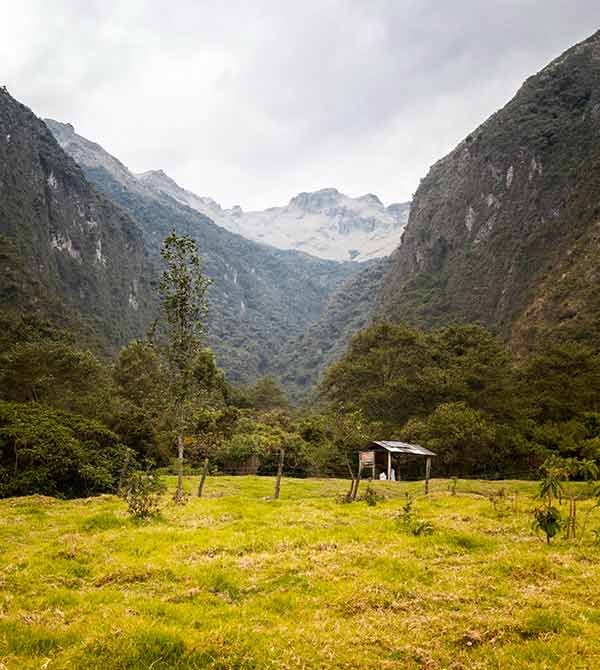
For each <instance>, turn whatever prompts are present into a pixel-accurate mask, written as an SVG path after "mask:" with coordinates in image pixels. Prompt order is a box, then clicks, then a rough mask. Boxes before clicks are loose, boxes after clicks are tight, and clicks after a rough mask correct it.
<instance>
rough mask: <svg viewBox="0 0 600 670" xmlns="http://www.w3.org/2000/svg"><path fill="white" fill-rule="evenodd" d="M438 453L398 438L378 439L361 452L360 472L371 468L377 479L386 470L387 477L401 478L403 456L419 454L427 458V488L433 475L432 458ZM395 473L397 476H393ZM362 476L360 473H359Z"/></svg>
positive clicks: (373, 475)
mask: <svg viewBox="0 0 600 670" xmlns="http://www.w3.org/2000/svg"><path fill="white" fill-rule="evenodd" d="M435 455H436V454H435V453H434V452H433V451H429V449H426V448H425V447H422V446H421V445H420V444H409V443H408V442H399V441H396V440H378V441H376V442H370V443H369V444H368V445H367V446H366V447H365V448H364V449H363V450H362V451H361V452H360V454H359V459H360V460H359V473H360V472H361V471H362V470H363V469H365V468H370V469H371V476H372V477H373V479H375V478H376V477H377V476H378V473H382V472H385V474H386V478H387V479H388V480H390V479H400V463H401V459H402V457H406V456H417V457H421V458H424V459H425V488H426V489H428V488H429V477H430V475H431V459H432V457H433V456H435ZM393 473H395V474H396V476H395V477H394V476H393ZM359 476H360V474H359Z"/></svg>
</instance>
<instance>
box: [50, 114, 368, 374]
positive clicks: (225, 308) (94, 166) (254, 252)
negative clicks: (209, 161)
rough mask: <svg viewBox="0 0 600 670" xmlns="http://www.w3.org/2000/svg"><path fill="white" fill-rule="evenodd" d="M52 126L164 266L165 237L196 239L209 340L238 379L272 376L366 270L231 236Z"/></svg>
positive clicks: (97, 147)
mask: <svg viewBox="0 0 600 670" xmlns="http://www.w3.org/2000/svg"><path fill="white" fill-rule="evenodd" d="M47 123H48V125H49V127H50V128H51V130H52V131H53V132H54V134H55V136H56V137H57V139H58V141H59V143H60V144H61V145H62V146H63V147H64V149H65V150H66V151H67V152H69V153H70V154H71V155H72V156H73V157H77V158H78V159H79V161H80V165H81V167H82V169H83V171H84V173H85V175H86V177H87V178H88V180H90V181H91V182H92V183H93V184H94V185H95V186H96V188H97V189H99V190H100V191H102V192H103V193H105V194H106V195H107V196H108V197H109V198H111V199H112V200H113V201H114V202H116V203H117V204H118V205H119V206H120V207H122V208H123V209H125V210H126V211H127V212H128V214H129V215H130V216H131V217H132V218H133V219H134V220H135V221H136V222H137V223H138V225H139V227H140V229H141V230H142V232H143V236H144V240H145V244H146V247H147V249H148V252H149V254H150V256H151V257H152V258H154V259H155V262H156V263H157V264H158V263H159V260H160V259H159V255H160V246H161V243H162V240H163V239H164V237H165V236H166V235H167V234H169V233H170V232H171V230H173V229H174V230H175V231H176V232H177V233H178V234H186V235H191V236H192V237H193V238H194V239H195V241H196V242H197V244H198V249H199V252H200V255H201V257H202V258H203V263H204V270H205V273H206V274H207V276H208V277H210V278H211V279H212V281H213V284H212V286H211V289H210V291H209V294H208V299H209V307H210V311H209V319H208V333H207V340H208V343H209V344H210V345H211V347H213V349H214V350H215V353H216V354H217V359H218V361H219V363H220V365H222V367H223V368H224V369H225V370H226V371H227V373H228V377H229V379H230V380H231V381H234V382H243V383H249V382H252V381H255V380H256V379H257V378H258V377H260V376H262V375H265V374H270V373H273V372H274V370H273V365H274V361H275V358H276V354H277V352H278V351H279V349H281V348H284V347H285V346H286V345H285V343H286V342H288V341H290V340H293V339H294V338H296V337H299V336H300V335H301V334H302V333H303V332H304V330H305V329H306V328H307V327H308V326H309V325H310V324H311V323H313V322H315V321H317V320H318V319H319V317H320V314H321V311H322V309H323V308H324V305H325V304H326V302H327V300H328V298H329V296H330V295H331V293H332V292H333V291H334V290H335V289H336V288H337V287H338V286H339V285H340V284H342V283H343V282H344V281H345V280H346V279H347V278H349V277H350V276H351V275H352V274H354V273H355V272H358V271H359V270H360V269H362V266H361V264H360V263H350V262H346V263H339V262H337V261H330V260H324V259H319V258H316V257H313V256H310V255H307V254H304V253H302V252H299V251H294V250H281V249H276V248H273V247H271V246H268V245H266V244H261V243H258V242H254V241H252V240H248V239H246V238H244V237H243V236H241V235H238V234H235V233H233V232H231V231H228V230H226V229H224V228H222V227H220V226H218V225H217V224H216V223H214V222H213V221H212V220H211V219H209V218H208V217H206V216H205V215H203V214H201V213H200V212H198V211H197V210H195V209H193V208H191V207H189V206H187V205H186V204H183V203H181V202H179V201H178V200H176V199H174V198H172V197H170V196H169V195H168V194H167V195H165V194H163V193H159V192H157V191H156V190H154V189H151V188H148V186H147V185H146V184H144V183H142V182H140V181H139V180H138V179H137V178H136V177H135V176H134V175H133V174H132V173H131V172H130V171H129V170H128V169H127V168H126V167H125V166H124V165H123V163H121V162H120V161H119V160H118V159H115V158H114V157H113V156H111V155H110V154H109V153H108V152H106V150H105V149H103V148H102V147H101V146H100V145H98V144H96V143H95V142H92V141H90V140H88V139H86V138H83V137H81V136H79V135H77V134H76V133H75V132H74V130H73V127H72V126H67V125H66V124H60V123H59V122H56V121H52V120H48V122H47Z"/></svg>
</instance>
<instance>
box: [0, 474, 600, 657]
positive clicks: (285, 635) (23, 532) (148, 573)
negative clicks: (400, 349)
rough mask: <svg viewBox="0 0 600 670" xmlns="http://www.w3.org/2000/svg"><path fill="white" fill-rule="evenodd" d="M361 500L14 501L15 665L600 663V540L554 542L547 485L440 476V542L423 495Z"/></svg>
mask: <svg viewBox="0 0 600 670" xmlns="http://www.w3.org/2000/svg"><path fill="white" fill-rule="evenodd" d="M169 484H170V485H171V487H172V486H173V484H174V482H173V480H170V481H169ZM186 484H187V486H188V488H189V490H193V489H194V488H195V486H196V484H197V479H195V478H192V477H190V478H188V479H187V481H186ZM347 487H348V483H347V482H345V481H341V480H304V481H302V480H289V479H285V480H284V481H283V486H282V496H281V499H280V500H279V501H274V500H269V499H268V496H270V495H271V494H272V491H273V480H272V479H269V478H257V477H238V478H235V477H219V478H214V477H213V478H209V480H208V482H207V486H206V490H205V493H206V497H205V498H202V499H197V498H193V497H192V498H191V499H190V500H189V502H188V504H187V505H185V506H183V507H177V506H175V505H174V504H173V503H172V502H171V500H170V497H167V496H166V497H165V500H164V509H163V511H162V514H161V517H160V518H158V519H155V520H152V521H150V522H148V523H142V524H140V523H136V522H135V521H133V520H131V519H130V518H129V517H128V516H127V513H126V506H125V503H124V502H123V501H122V500H120V499H119V498H117V497H114V496H100V497H97V498H89V499H81V500H75V501H62V500H56V499H51V498H44V497H37V496H33V497H26V498H12V499H7V500H2V501H0V669H1V670H27V669H34V668H35V669H44V670H64V669H66V668H68V669H72V668H76V669H80V668H81V669H82V670H84V669H85V670H107V669H113V668H114V669H123V670H134V669H135V670H141V669H142V668H143V669H147V670H150V669H152V670H161V669H166V668H169V669H170V668H174V669H188V668H212V669H215V670H217V669H218V670H234V669H239V670H245V669H250V668H273V669H276V668H277V669H286V668H290V669H292V668H293V669H300V668H318V669H328V668H347V669H351V668H373V669H374V668H381V669H394V668H398V669H400V668H402V669H404V668H407V669H408V668H411V669H412V668H414V669H417V668H421V669H426V670H437V669H442V668H452V669H456V670H458V669H465V670H466V669H469V670H471V669H477V668H498V669H510V670H519V669H521V668H536V669H539V670H542V669H547V668H560V669H561V670H574V669H576V668H581V669H584V668H585V669H586V670H587V669H591V668H600V546H599V545H597V544H595V543H594V536H593V534H592V533H591V532H590V531H588V532H587V534H586V535H585V537H584V538H583V540H582V541H581V542H580V541H578V540H575V541H573V540H570V541H567V540H565V539H563V538H562V536H561V537H559V538H557V539H556V541H555V542H554V543H553V544H552V545H551V546H546V544H544V543H543V542H542V541H541V540H540V539H539V538H538V537H537V536H536V535H535V534H534V533H533V531H532V530H531V509H532V507H533V505H534V504H535V501H534V500H533V498H532V494H533V493H534V492H535V490H536V485H535V483H524V482H512V481H510V482H502V483H498V482H494V483H488V482H476V481H475V482H473V481H470V482H466V481H460V482H459V483H458V489H457V490H458V494H457V495H451V493H450V491H449V482H447V481H441V480H434V481H433V482H432V492H431V493H430V495H429V497H428V498H426V499H425V498H424V497H420V498H419V499H417V501H416V503H415V505H416V509H415V512H416V515H417V516H418V517H420V518H421V519H424V520H426V521H429V522H430V523H431V524H432V525H433V532H432V533H431V534H430V535H421V536H413V535H412V534H410V533H409V532H407V531H406V530H405V529H404V528H403V526H402V523H401V522H400V521H399V516H400V514H401V510H402V505H403V503H404V496H405V492H407V491H410V492H411V493H417V492H418V493H421V492H422V488H423V487H422V484H419V483H400V482H377V483H376V484H375V489H376V490H377V491H378V492H379V493H380V494H382V495H384V496H385V499H383V500H381V501H380V502H379V503H378V504H377V505H376V506H374V507H370V506H368V505H367V504H366V503H365V502H356V503H353V504H341V503H339V502H337V501H336V495H337V494H340V493H342V492H344V491H345V490H346V489H347ZM501 487H504V489H505V491H506V492H508V494H509V495H508V496H506V497H505V499H504V500H503V501H501V503H500V504H496V505H494V504H492V502H491V500H490V498H489V497H488V495H489V494H491V493H492V492H494V491H497V490H498V489H500V488H501ZM363 490H364V489H363ZM590 505H591V503H587V506H588V507H589V506H590ZM585 509H586V503H582V504H580V511H579V514H580V520H583V516H584V512H585ZM598 526H600V513H598V512H597V511H594V512H593V513H592V514H591V515H590V519H589V529H592V528H596V527H598Z"/></svg>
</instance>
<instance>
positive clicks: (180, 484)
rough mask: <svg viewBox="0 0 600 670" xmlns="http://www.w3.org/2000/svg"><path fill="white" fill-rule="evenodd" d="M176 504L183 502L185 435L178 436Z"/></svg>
mask: <svg viewBox="0 0 600 670" xmlns="http://www.w3.org/2000/svg"><path fill="white" fill-rule="evenodd" d="M175 502H179V503H180V502H183V435H181V433H180V434H179V435H178V436H177V492H176V493H175Z"/></svg>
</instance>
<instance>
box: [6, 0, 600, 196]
mask: <svg viewBox="0 0 600 670" xmlns="http://www.w3.org/2000/svg"><path fill="white" fill-rule="evenodd" d="M599 26H600V3H598V2H597V1H596V0H569V1H568V2H567V1H566V0H518V1H517V0H496V1H495V2H491V1H490V2H485V3H483V2H481V1H480V0H454V1H453V2H451V3H446V2H444V3H442V2H439V1H436V0H396V1H393V0H370V2H363V1H362V0H305V1H304V2H302V3H297V2H292V1H291V0H290V1H284V2H282V1H281V0H278V1H276V0H255V1H254V2H252V3H248V2H241V1H240V2H236V1H233V0H231V1H229V2H217V1H211V0H205V1H204V2H197V1H193V0H178V2H176V3H166V2H164V1H159V0H148V1H143V0H120V1H119V0H112V1H111V0H105V1H104V2H100V1H99V0H95V1H93V2H90V1H89V0H86V1H85V2H84V0H56V2H53V3H47V2H44V1H43V0H22V1H21V2H20V3H19V6H18V9H17V8H16V3H15V5H14V8H13V9H12V10H11V9H6V8H3V20H2V24H1V25H0V62H2V64H3V71H4V74H3V78H4V81H5V83H6V84H7V85H8V87H9V90H10V91H11V92H12V93H13V94H14V95H15V96H16V97H18V98H19V99H21V100H22V101H23V102H24V103H25V104H27V105H29V106H30V107H32V108H33V110H34V111H35V112H36V113H38V114H39V115H40V116H51V117H54V118H57V119H59V120H62V121H69V122H72V123H73V124H74V125H75V126H76V129H77V130H78V132H80V133H81V134H83V135H85V136H87V137H89V138H90V139H94V140H96V141H99V142H100V143H101V144H103V145H104V146H105V147H106V148H107V149H108V150H109V151H111V152H112V153H114V154H115V155H117V156H118V157H119V158H120V159H122V160H123V161H124V162H125V163H126V164H128V165H129V166H130V167H131V168H132V169H134V170H135V171H143V170H148V169H156V168H162V169H164V170H165V171H166V172H168V173H169V174H171V175H172V176H173V177H174V178H176V179H177V180H178V181H179V182H180V183H181V184H182V185H184V186H186V187H187V188H190V189H192V190H194V191H196V192H197V193H199V194H202V195H210V196H212V197H214V198H216V199H217V200H219V201H220V202H222V203H223V205H225V206H229V205H232V204H236V203H241V204H242V205H243V206H244V208H259V207H260V208H262V207H267V206H270V205H275V204H282V203H284V202H285V201H287V200H288V199H289V197H291V196H292V195H294V194H295V193H296V192H298V191H300V190H312V189H315V188H321V187H325V186H335V187H337V188H339V189H340V190H343V191H345V192H348V193H349V194H351V195H358V194H361V193H365V192H374V193H377V194H378V195H379V196H380V197H381V198H382V199H383V200H384V201H386V202H391V201H398V200H404V199H406V198H408V197H410V195H411V194H412V192H413V191H414V190H415V188H416V187H417V185H418V182H419V179H420V178H421V177H422V176H423V175H424V173H425V172H426V170H427V168H428V166H429V165H431V164H432V163H433V162H434V161H435V160H437V159H438V158H440V157H441V156H442V155H443V154H444V153H445V152H447V151H448V150H450V149H451V148H452V146H453V145H454V144H455V143H456V142H457V141H459V140H460V139H461V138H462V137H464V135H466V134H467V133H468V132H469V131H470V130H472V129H473V127H475V126H476V125H478V124H479V123H480V122H482V121H483V120H484V119H485V118H486V117H487V116H488V115H489V114H490V113H492V112H493V111H495V110H496V109H497V108H498V107H500V106H501V105H503V104H504V103H505V102H506V101H507V100H508V99H509V98H510V97H511V96H512V94H513V93H514V92H515V90H516V88H517V87H518V86H519V84H520V83H521V82H522V81H523V79H524V78H525V77H526V76H528V75H529V74H532V73H533V72H535V71H536V70H538V69H540V68H541V67H543V66H544V65H545V64H546V63H547V62H548V61H549V60H550V59H551V58H553V57H554V56H557V55H558V54H559V53H560V52H561V51H563V50H564V49H566V48H568V47H569V46H571V45H572V44H573V43H575V42H576V41H578V40H581V39H584V38H585V37H587V36H588V35H589V34H591V32H593V30H594V29H595V28H597V27H599Z"/></svg>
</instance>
